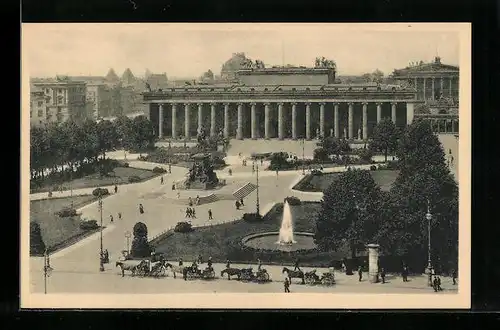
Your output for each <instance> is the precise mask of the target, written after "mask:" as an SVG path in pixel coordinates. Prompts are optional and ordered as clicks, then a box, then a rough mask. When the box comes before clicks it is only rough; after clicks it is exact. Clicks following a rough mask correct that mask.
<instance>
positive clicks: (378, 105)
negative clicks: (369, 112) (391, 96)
mask: <svg viewBox="0 0 500 330" xmlns="http://www.w3.org/2000/svg"><path fill="white" fill-rule="evenodd" d="M381 120H382V103H377V124H378V123H380V121H381Z"/></svg>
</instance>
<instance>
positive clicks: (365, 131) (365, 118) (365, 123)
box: [363, 102, 368, 140]
mask: <svg viewBox="0 0 500 330" xmlns="http://www.w3.org/2000/svg"><path fill="white" fill-rule="evenodd" d="M367 139H368V103H366V102H364V103H363V140H367Z"/></svg>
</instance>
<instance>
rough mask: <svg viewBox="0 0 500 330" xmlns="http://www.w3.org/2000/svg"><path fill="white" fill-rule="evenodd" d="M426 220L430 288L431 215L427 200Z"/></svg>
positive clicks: (430, 281)
mask: <svg viewBox="0 0 500 330" xmlns="http://www.w3.org/2000/svg"><path fill="white" fill-rule="evenodd" d="M425 218H426V219H427V232H428V235H427V238H428V240H427V273H428V274H429V283H428V284H429V286H432V261H431V220H432V214H431V212H430V201H429V200H427V213H426V214H425Z"/></svg>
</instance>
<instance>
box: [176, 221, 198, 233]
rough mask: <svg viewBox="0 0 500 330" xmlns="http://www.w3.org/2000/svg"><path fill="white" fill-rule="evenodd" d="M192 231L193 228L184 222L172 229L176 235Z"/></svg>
mask: <svg viewBox="0 0 500 330" xmlns="http://www.w3.org/2000/svg"><path fill="white" fill-rule="evenodd" d="M192 231H194V228H193V226H192V225H191V224H190V223H189V222H185V221H181V222H178V223H177V224H176V225H175V228H174V232H176V233H190V232H192Z"/></svg>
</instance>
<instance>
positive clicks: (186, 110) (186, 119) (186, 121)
mask: <svg viewBox="0 0 500 330" xmlns="http://www.w3.org/2000/svg"><path fill="white" fill-rule="evenodd" d="M190 126H191V123H190V121H189V103H185V104H184V136H185V138H186V139H190V138H191V133H190V132H189V127H190Z"/></svg>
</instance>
